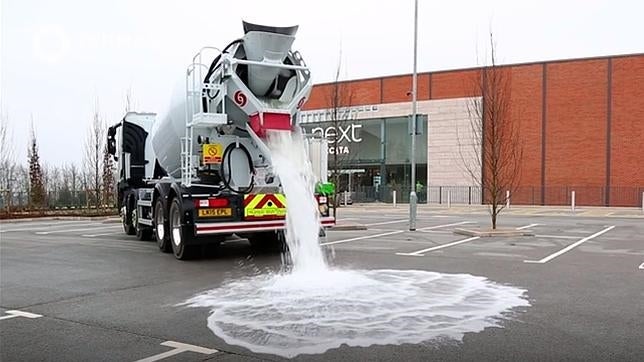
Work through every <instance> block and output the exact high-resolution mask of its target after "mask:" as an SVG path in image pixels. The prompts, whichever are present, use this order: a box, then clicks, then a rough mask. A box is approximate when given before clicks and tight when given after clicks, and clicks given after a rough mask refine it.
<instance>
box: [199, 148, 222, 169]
mask: <svg viewBox="0 0 644 362" xmlns="http://www.w3.org/2000/svg"><path fill="white" fill-rule="evenodd" d="M223 149H224V148H223V147H222V145H221V144H219V143H210V144H205V145H202V147H201V151H202V155H203V164H204V165H212V164H215V163H221V156H222V154H223V153H224V151H223Z"/></svg>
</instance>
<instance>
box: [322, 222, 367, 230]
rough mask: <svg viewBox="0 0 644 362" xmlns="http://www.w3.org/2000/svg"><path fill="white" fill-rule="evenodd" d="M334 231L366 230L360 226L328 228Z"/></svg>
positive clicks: (350, 225) (349, 225)
mask: <svg viewBox="0 0 644 362" xmlns="http://www.w3.org/2000/svg"><path fill="white" fill-rule="evenodd" d="M330 230H334V231H357V230H367V227H366V226H364V225H361V224H348V225H334V226H332V227H331V228H330Z"/></svg>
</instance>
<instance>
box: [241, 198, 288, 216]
mask: <svg viewBox="0 0 644 362" xmlns="http://www.w3.org/2000/svg"><path fill="white" fill-rule="evenodd" d="M285 216H286V197H285V196H284V195H283V194H255V195H253V194H250V195H246V196H245V197H244V217H245V218H246V219H258V218H261V219H267V218H283V217H285Z"/></svg>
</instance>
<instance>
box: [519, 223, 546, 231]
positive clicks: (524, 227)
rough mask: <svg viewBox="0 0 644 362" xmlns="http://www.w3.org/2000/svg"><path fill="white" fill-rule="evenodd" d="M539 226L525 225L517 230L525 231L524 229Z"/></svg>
mask: <svg viewBox="0 0 644 362" xmlns="http://www.w3.org/2000/svg"><path fill="white" fill-rule="evenodd" d="M539 225H541V224H530V225H526V226H521V227H518V228H517V230H525V229H529V228H531V227H535V226H539Z"/></svg>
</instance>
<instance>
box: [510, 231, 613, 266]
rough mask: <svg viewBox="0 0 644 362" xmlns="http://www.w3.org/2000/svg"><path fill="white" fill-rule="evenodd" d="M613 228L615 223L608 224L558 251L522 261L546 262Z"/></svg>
mask: <svg viewBox="0 0 644 362" xmlns="http://www.w3.org/2000/svg"><path fill="white" fill-rule="evenodd" d="M614 228H615V225H613V226H609V227H607V228H605V229H604V230H602V231H598V232H596V233H594V234H592V235H590V236H587V237H585V238H583V239H581V240H579V241H577V242H575V243H573V244H570V245H568V246H567V247H565V248H563V249H561V250H559V251H558V252H556V253H554V254H551V255H548V256H546V257H545V258H543V259H541V260H524V261H523V262H524V263H536V264H544V263H547V262H549V261H550V260H552V259H554V258H556V257H558V256H560V255H562V254H564V253H567V252H569V251H570V250H572V249H574V248H576V247H577V246H579V245H581V244H583V243H585V242H587V241H588V240H591V239H594V238H596V237H598V236H599V235H602V234H604V233H607V232H609V231H611V230H613V229H614Z"/></svg>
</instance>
